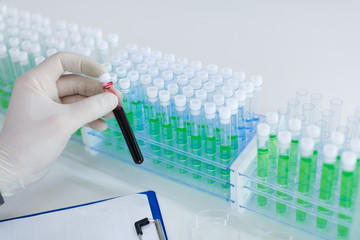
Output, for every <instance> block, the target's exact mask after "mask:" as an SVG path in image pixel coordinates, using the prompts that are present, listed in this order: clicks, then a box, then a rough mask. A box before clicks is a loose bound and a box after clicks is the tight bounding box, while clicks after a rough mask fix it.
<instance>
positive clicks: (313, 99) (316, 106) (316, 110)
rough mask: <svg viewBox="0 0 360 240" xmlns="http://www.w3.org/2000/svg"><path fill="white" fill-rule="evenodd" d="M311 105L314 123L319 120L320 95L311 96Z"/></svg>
mask: <svg viewBox="0 0 360 240" xmlns="http://www.w3.org/2000/svg"><path fill="white" fill-rule="evenodd" d="M310 97H311V103H312V104H313V105H314V122H315V121H317V120H320V119H321V109H322V99H323V95H322V94H321V93H312V94H311V96H310Z"/></svg>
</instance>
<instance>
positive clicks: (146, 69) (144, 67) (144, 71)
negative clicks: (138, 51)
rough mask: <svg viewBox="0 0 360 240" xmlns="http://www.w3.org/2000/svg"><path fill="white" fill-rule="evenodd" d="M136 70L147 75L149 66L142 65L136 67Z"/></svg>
mask: <svg viewBox="0 0 360 240" xmlns="http://www.w3.org/2000/svg"><path fill="white" fill-rule="evenodd" d="M136 70H137V71H138V72H139V73H140V74H144V73H147V71H148V65H147V64H146V63H140V64H139V65H137V66H136Z"/></svg>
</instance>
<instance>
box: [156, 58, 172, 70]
mask: <svg viewBox="0 0 360 240" xmlns="http://www.w3.org/2000/svg"><path fill="white" fill-rule="evenodd" d="M156 66H157V67H158V69H159V70H160V71H165V70H166V69H168V67H169V63H168V62H167V61H166V60H163V59H162V60H159V61H158V62H157V63H156Z"/></svg>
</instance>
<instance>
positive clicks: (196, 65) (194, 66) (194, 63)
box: [190, 60, 202, 73]
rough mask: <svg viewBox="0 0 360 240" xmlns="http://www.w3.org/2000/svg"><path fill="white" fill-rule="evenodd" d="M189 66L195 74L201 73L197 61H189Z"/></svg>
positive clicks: (199, 64)
mask: <svg viewBox="0 0 360 240" xmlns="http://www.w3.org/2000/svg"><path fill="white" fill-rule="evenodd" d="M190 66H191V67H192V68H193V69H194V71H195V73H197V72H199V71H201V68H202V63H201V62H200V61H198V60H194V61H191V63H190Z"/></svg>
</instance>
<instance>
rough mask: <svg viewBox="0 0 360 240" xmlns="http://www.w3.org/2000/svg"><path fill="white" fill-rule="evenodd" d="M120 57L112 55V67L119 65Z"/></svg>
mask: <svg viewBox="0 0 360 240" xmlns="http://www.w3.org/2000/svg"><path fill="white" fill-rule="evenodd" d="M121 62H122V59H121V57H119V56H112V57H111V58H110V63H111V66H112V69H116V68H118V67H120V66H121Z"/></svg>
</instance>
